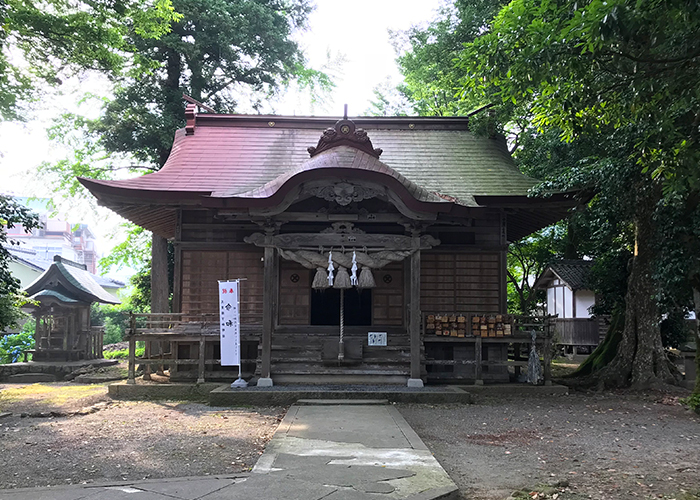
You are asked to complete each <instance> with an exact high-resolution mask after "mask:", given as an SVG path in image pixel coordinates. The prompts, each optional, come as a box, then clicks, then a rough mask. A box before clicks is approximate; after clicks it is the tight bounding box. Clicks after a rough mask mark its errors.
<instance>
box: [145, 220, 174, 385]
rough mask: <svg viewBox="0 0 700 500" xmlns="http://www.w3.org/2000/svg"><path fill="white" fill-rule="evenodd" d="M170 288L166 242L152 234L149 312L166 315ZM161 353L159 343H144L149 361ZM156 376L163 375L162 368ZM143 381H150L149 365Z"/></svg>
mask: <svg viewBox="0 0 700 500" xmlns="http://www.w3.org/2000/svg"><path fill="white" fill-rule="evenodd" d="M169 298H170V287H169V286H168V240H166V239H165V238H163V237H162V236H159V235H157V234H155V233H153V235H152V237H151V312H152V313H167V312H170V307H169V304H168V302H169ZM162 353H163V346H162V345H161V342H157V341H150V342H146V355H145V357H146V358H148V359H150V358H151V357H154V356H157V355H159V354H162ZM158 374H159V375H163V371H162V366H159V369H158ZM143 378H144V380H150V379H151V365H149V364H147V365H146V366H145V367H144V374H143Z"/></svg>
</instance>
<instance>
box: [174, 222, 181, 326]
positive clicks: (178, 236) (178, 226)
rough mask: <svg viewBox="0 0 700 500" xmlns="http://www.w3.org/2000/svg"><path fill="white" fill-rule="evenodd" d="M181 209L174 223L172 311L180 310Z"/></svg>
mask: <svg viewBox="0 0 700 500" xmlns="http://www.w3.org/2000/svg"><path fill="white" fill-rule="evenodd" d="M181 242H182V209H178V211H177V223H176V225H175V241H174V242H173V245H174V247H175V259H174V260H175V269H174V272H173V307H172V309H173V312H175V313H179V312H182V246H181V245H180V243H181Z"/></svg>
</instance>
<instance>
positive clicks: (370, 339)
mask: <svg viewBox="0 0 700 500" xmlns="http://www.w3.org/2000/svg"><path fill="white" fill-rule="evenodd" d="M367 345H376V346H384V347H386V332H369V333H368V334H367Z"/></svg>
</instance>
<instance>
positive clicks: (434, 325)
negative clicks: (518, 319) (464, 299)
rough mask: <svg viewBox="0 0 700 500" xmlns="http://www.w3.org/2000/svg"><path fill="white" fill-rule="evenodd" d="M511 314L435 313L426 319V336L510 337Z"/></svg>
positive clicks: (512, 319)
mask: <svg viewBox="0 0 700 500" xmlns="http://www.w3.org/2000/svg"><path fill="white" fill-rule="evenodd" d="M513 323H514V318H513V316H512V315H510V314H460V313H435V314H428V315H426V317H425V333H426V335H438V336H443V337H508V336H511V335H512V334H513Z"/></svg>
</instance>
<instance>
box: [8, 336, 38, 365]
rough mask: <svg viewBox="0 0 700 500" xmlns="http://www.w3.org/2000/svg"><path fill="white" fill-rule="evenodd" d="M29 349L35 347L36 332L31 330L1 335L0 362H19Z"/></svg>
mask: <svg viewBox="0 0 700 500" xmlns="http://www.w3.org/2000/svg"><path fill="white" fill-rule="evenodd" d="M29 349H34V333H33V332H32V331H30V330H27V331H22V332H20V333H16V334H14V335H5V336H4V337H0V363H17V362H18V361H21V358H22V353H24V351H26V350H29Z"/></svg>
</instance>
